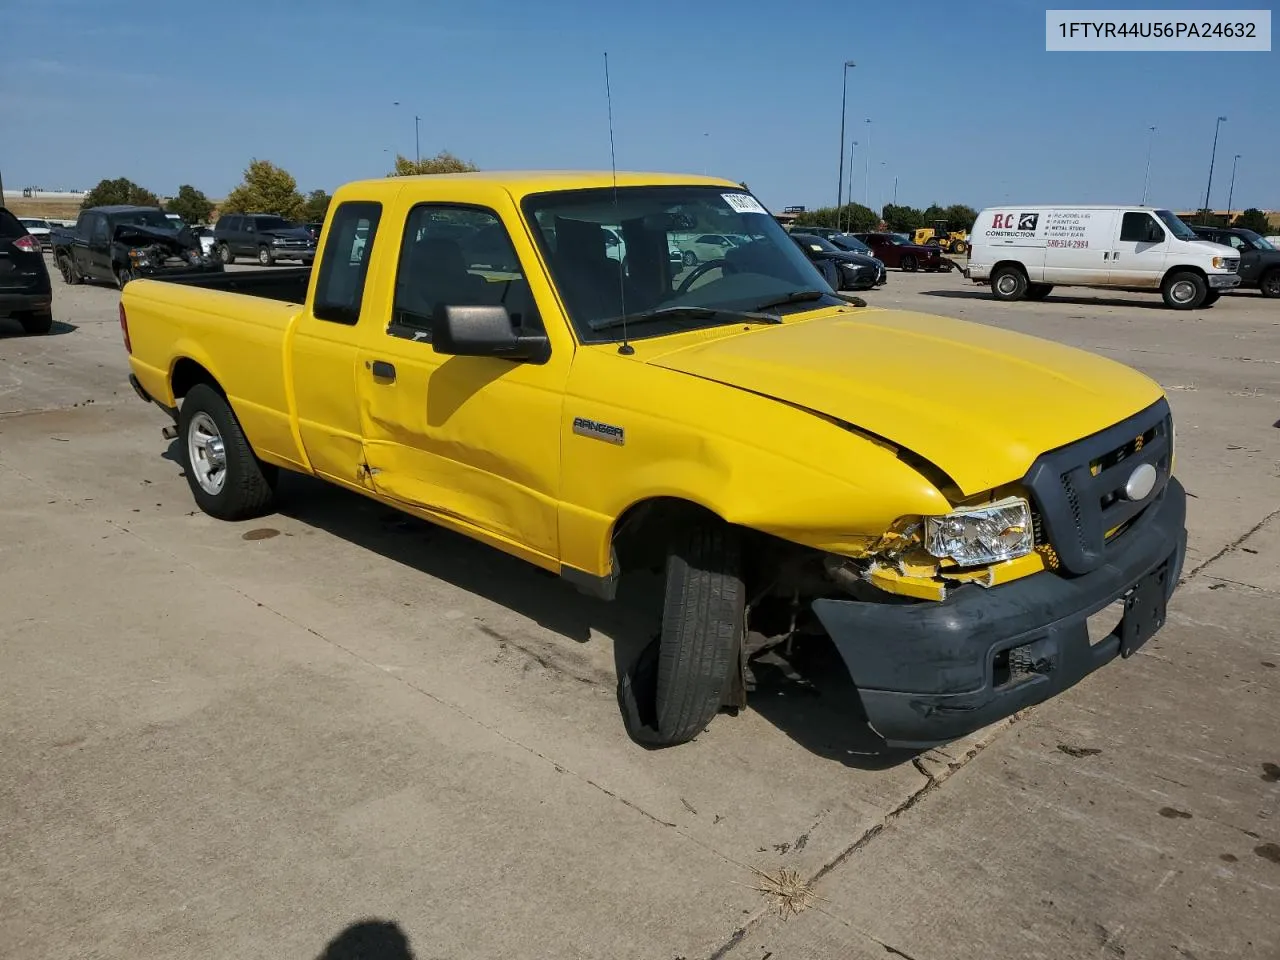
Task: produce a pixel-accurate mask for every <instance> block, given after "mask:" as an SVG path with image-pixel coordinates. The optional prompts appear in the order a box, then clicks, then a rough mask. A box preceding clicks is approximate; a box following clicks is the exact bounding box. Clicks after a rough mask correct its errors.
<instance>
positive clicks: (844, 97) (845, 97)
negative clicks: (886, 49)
mask: <svg viewBox="0 0 1280 960" xmlns="http://www.w3.org/2000/svg"><path fill="white" fill-rule="evenodd" d="M854 66H857V64H855V63H854V62H853V61H852V60H846V61H845V62H844V69H843V71H842V72H841V74H840V85H841V87H842V90H841V93H840V166H839V169H838V170H837V173H838V174H839V177H838V178H837V180H836V229H839V228H840V207H841V205H842V201H843V200H844V119H845V112H846V108H847V106H848V103H849V70H850V68H851V67H854Z"/></svg>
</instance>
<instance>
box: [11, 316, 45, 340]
mask: <svg viewBox="0 0 1280 960" xmlns="http://www.w3.org/2000/svg"><path fill="white" fill-rule="evenodd" d="M16 319H17V321H18V322H19V323H20V324H22V329H23V331H24V332H26V333H29V334H31V335H33V336H39V335H41V334H45V333H48V332H49V331H50V330H52V329H53V314H52V313H48V312H45V313H20V314H18V315H17V317H16Z"/></svg>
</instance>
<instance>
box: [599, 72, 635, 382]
mask: <svg viewBox="0 0 1280 960" xmlns="http://www.w3.org/2000/svg"><path fill="white" fill-rule="evenodd" d="M604 98H605V103H607V104H608V106H609V166H610V167H611V169H612V171H613V212H614V213H615V214H616V215H617V217H618V230H622V212H621V209H620V208H619V206H618V155H617V153H616V152H615V151H614V148H613V90H612V88H611V87H610V86H609V51H608V50H606V51H605V53H604ZM624 239H625V238H624ZM618 306H619V308H620V309H621V310H622V345H621V346H619V347H618V352H619V353H620V354H622V355H623V356H624V357H629V356H631V355H632V354H633V353H635V352H636V348H635V347H633V346H632V345H631V344H630V343H628V342H627V285H626V280H625V278H624V277H623V275H622V251H621V250H619V251H618Z"/></svg>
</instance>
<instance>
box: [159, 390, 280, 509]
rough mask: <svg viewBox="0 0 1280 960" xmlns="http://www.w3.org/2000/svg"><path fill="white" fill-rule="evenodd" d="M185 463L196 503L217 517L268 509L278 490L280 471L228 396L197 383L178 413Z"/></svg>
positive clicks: (183, 460) (183, 463) (183, 461)
mask: <svg viewBox="0 0 1280 960" xmlns="http://www.w3.org/2000/svg"><path fill="white" fill-rule="evenodd" d="M178 436H179V437H180V442H181V444H182V466H183V469H184V471H185V472H186V475H187V485H188V486H190V487H191V495H192V496H193V497H194V498H195V501H196V505H197V506H198V507H199V508H200V509H201V510H203V511H204V512H205V513H207V514H209V515H210V516H211V517H217V518H218V519H219V520H247V519H249V518H250V517H256V516H259V515H261V514H262V513H265V512H266V510H267V508H268V507H269V506H270V504H271V500H272V498H273V496H274V494H275V489H274V488H275V481H276V477H277V470H276V468H275V467H273V466H270V465H268V464H264V463H262V462H261V461H260V460H259V459H258V458H257V456H256V455H255V454H254V452H253V447H251V446H250V445H249V441H248V439H247V438H246V437H245V435H244V431H243V430H242V429H241V428H240V421H239V420H237V419H236V415H235V412H234V411H233V410H232V409H231V406H230V405H229V404H228V403H227V401H226V399H225V398H224V397H223V396H222V394H220V393H218V391H216V390H214V389H213V387H211V386H209V385H208V384H203V383H199V384H196V385H195V386H194V387H192V388H191V390H190V391H189V392H188V393H187V396H186V398H185V399H184V400H183V401H182V409H181V411H180V412H179V414H178Z"/></svg>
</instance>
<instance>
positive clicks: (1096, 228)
mask: <svg viewBox="0 0 1280 960" xmlns="http://www.w3.org/2000/svg"><path fill="white" fill-rule="evenodd" d="M1115 222H1116V212H1115V211H1114V210H1097V209H1079V208H1076V209H1072V208H1070V207H1055V208H1054V209H1052V210H1049V211H1047V212H1046V219H1045V224H1044V237H1045V260H1044V282H1045V283H1058V284H1067V285H1070V284H1079V285H1080V286H1105V285H1106V283H1107V275H1108V273H1109V272H1110V268H1111V247H1112V241H1113V240H1114V239H1115Z"/></svg>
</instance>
